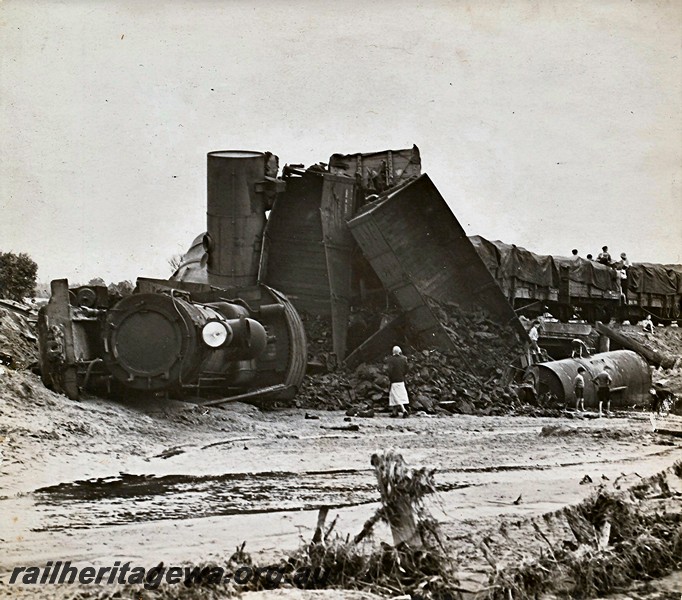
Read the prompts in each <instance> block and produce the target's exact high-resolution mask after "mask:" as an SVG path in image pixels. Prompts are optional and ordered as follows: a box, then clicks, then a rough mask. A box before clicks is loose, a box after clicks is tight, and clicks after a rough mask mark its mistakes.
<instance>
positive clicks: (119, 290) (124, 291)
mask: <svg viewBox="0 0 682 600" xmlns="http://www.w3.org/2000/svg"><path fill="white" fill-rule="evenodd" d="M134 289H135V286H134V285H133V284H132V283H130V281H128V280H126V281H119V282H118V283H113V282H112V283H110V284H109V287H108V288H107V291H108V292H109V295H111V296H118V297H120V298H126V297H128V296H130V295H131V294H132V293H133V290H134Z"/></svg>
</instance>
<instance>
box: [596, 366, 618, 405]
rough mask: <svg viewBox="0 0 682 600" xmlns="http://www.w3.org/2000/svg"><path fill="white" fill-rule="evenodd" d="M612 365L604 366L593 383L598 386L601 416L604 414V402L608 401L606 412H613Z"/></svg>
mask: <svg viewBox="0 0 682 600" xmlns="http://www.w3.org/2000/svg"><path fill="white" fill-rule="evenodd" d="M610 371H611V367H608V366H607V367H604V368H603V369H602V371H601V373H599V374H598V375H597V376H596V377H595V378H594V379H592V383H594V384H595V385H596V386H597V400H599V416H600V417H601V416H602V410H601V409H602V404H603V403H604V402H606V413H607V414H608V415H610V414H611V383H612V381H613V379H611V373H610Z"/></svg>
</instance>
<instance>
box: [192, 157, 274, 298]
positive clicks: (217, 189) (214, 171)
mask: <svg viewBox="0 0 682 600" xmlns="http://www.w3.org/2000/svg"><path fill="white" fill-rule="evenodd" d="M207 161H208V164H207V175H208V177H207V181H208V189H207V213H206V217H207V234H206V236H205V238H204V249H205V250H206V251H207V252H208V264H207V267H208V281H209V283H210V284H211V285H213V286H216V287H223V288H225V287H237V286H246V285H255V284H256V281H257V278H258V264H259V260H260V251H261V243H262V239H263V228H264V227H265V211H266V210H267V201H266V198H265V194H264V193H263V181H264V178H265V169H266V156H265V154H264V153H262V152H250V151H244V150H223V151H218V152H209V154H208V157H207ZM259 184H260V185H259Z"/></svg>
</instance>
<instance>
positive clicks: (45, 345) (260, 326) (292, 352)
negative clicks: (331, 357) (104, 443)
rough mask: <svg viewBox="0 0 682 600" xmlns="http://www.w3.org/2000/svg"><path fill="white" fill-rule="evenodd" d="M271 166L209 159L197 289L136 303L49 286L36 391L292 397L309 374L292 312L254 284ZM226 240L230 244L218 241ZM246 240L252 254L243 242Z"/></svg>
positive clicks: (161, 283) (168, 285) (259, 159)
mask: <svg viewBox="0 0 682 600" xmlns="http://www.w3.org/2000/svg"><path fill="white" fill-rule="evenodd" d="M270 160H271V156H270V155H268V154H263V153H255V152H249V153H245V152H223V153H212V154H211V155H209V186H208V187H209V194H208V226H209V232H210V234H207V235H206V236H205V239H204V243H205V244H206V250H207V253H206V259H207V265H206V266H207V267H208V279H207V281H206V282H205V283H196V282H194V283H193V282H183V281H175V280H172V279H169V280H156V279H146V278H140V279H138V281H137V287H136V289H135V292H134V293H133V295H131V296H129V297H126V298H123V299H116V298H114V297H112V296H110V295H109V294H108V292H107V289H106V288H104V287H98V286H81V287H77V288H72V289H69V286H68V282H67V281H66V280H55V281H53V282H52V295H51V298H50V301H49V302H48V304H47V305H46V306H44V307H43V308H42V309H41V310H40V313H39V318H38V333H39V345H40V356H41V371H42V377H43V381H44V383H45V384H46V385H47V386H48V387H51V388H53V389H55V390H57V391H62V392H64V393H65V394H67V395H68V396H69V397H71V398H78V397H79V395H80V393H81V391H82V390H92V391H97V392H98V393H107V394H112V395H117V396H121V395H127V394H130V393H134V392H135V391H144V392H146V393H149V392H163V393H170V394H181V395H185V396H188V395H189V396H197V397H207V396H208V397H210V396H217V397H221V396H223V397H224V396H239V397H244V396H246V397H249V395H252V394H256V395H258V396H270V397H275V398H282V397H292V396H293V395H294V394H295V393H296V389H297V387H298V386H299V385H300V383H301V381H302V379H303V376H304V374H305V369H306V338H305V331H304V328H303V324H302V322H301V319H300V316H299V315H298V313H297V311H296V309H295V308H294V307H293V305H292V304H291V302H290V301H289V300H288V299H287V298H286V297H285V296H284V295H283V294H281V293H279V292H278V291H276V290H275V289H273V288H271V287H269V286H267V285H262V284H259V283H258V282H257V270H258V259H257V255H255V254H254V252H253V251H250V252H245V251H244V247H237V248H235V244H237V245H240V244H242V243H243V245H244V246H246V247H247V248H248V247H249V246H250V247H251V248H253V247H254V245H255V244H254V239H256V238H257V237H258V223H257V222H254V219H253V217H252V213H256V214H261V215H262V216H263V217H262V218H263V219H264V213H265V210H267V209H268V207H269V206H271V203H272V196H273V194H274V193H275V191H276V189H277V185H278V184H279V182H278V181H277V180H276V179H275V178H273V177H269V176H268V169H269V168H270V167H269V161H270ZM228 239H229V242H228V241H227V240H228ZM246 239H249V240H250V242H248V241H247V242H244V240H246Z"/></svg>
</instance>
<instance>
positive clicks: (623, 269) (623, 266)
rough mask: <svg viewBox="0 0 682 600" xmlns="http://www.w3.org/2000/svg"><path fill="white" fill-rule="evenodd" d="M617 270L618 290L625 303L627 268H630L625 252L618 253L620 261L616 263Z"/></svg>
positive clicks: (626, 300)
mask: <svg viewBox="0 0 682 600" xmlns="http://www.w3.org/2000/svg"><path fill="white" fill-rule="evenodd" d="M616 268H617V270H618V277H619V279H620V290H621V294H622V295H623V300H624V302H625V304H627V303H628V269H629V268H630V261H629V260H628V256H627V254H625V252H621V253H620V262H619V263H618V264H617V265H616Z"/></svg>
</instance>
